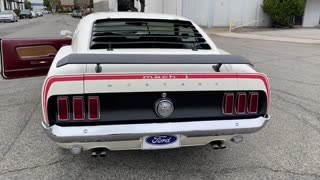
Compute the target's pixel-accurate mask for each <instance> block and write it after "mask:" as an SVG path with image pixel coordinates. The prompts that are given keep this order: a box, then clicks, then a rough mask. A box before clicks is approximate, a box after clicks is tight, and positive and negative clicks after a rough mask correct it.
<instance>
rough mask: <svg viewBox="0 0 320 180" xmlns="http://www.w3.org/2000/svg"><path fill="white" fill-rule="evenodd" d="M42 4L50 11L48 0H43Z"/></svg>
mask: <svg viewBox="0 0 320 180" xmlns="http://www.w3.org/2000/svg"><path fill="white" fill-rule="evenodd" d="M43 6H44V7H46V9H47V10H48V11H52V8H51V5H50V2H49V0H43Z"/></svg>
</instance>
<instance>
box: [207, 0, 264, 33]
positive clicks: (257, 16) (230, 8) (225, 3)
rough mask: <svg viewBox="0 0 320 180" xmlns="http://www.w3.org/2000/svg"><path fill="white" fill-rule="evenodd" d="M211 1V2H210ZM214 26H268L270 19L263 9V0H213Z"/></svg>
mask: <svg viewBox="0 0 320 180" xmlns="http://www.w3.org/2000/svg"><path fill="white" fill-rule="evenodd" d="M209 1H210V0H209ZM213 1H214V3H213V6H214V7H213V11H214V12H213V18H212V19H213V22H212V23H211V24H212V25H213V26H216V27H219V26H229V25H230V22H233V23H234V25H246V26H268V25H269V24H270V18H269V16H268V15H267V14H265V13H264V12H263V10H262V8H261V4H262V2H263V0H241V1H239V0H213Z"/></svg>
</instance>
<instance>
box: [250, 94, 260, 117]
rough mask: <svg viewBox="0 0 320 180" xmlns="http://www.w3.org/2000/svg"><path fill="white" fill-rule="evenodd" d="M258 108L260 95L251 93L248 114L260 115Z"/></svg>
mask: <svg viewBox="0 0 320 180" xmlns="http://www.w3.org/2000/svg"><path fill="white" fill-rule="evenodd" d="M258 106H259V94H258V93H250V94H249V105H248V113H250V114H255V113H258Z"/></svg>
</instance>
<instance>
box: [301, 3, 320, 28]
mask: <svg viewBox="0 0 320 180" xmlns="http://www.w3.org/2000/svg"><path fill="white" fill-rule="evenodd" d="M319 24H320V1H319V0H307V3H306V7H305V12H304V16H303V25H302V26H303V27H315V26H319Z"/></svg>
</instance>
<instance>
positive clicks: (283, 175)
mask: <svg viewBox="0 0 320 180" xmlns="http://www.w3.org/2000/svg"><path fill="white" fill-rule="evenodd" d="M78 21H79V20H78V19H72V18H71V17H68V16H52V15H49V16H45V17H42V18H37V19H33V20H30V21H29V20H23V21H20V22H19V23H20V24H18V23H17V24H0V37H1V38H4V37H53V36H58V34H59V31H60V30H63V29H69V30H74V29H75V26H76V24H77V22H78ZM212 39H213V40H214V42H215V43H216V44H217V45H218V46H219V47H220V48H222V49H224V50H226V51H229V52H230V53H232V54H238V55H242V56H245V57H247V58H249V59H250V60H252V62H253V63H254V64H255V67H256V68H257V69H258V70H259V71H261V72H263V73H266V74H267V75H268V76H269V78H270V81H271V88H272V107H271V112H270V114H271V116H272V119H271V122H270V123H269V124H268V125H267V127H266V128H265V129H263V130H262V131H260V132H258V133H256V134H252V135H248V136H245V141H244V142H243V143H241V144H238V145H236V144H233V143H228V144H227V145H228V147H227V149H225V150H219V151H214V150H212V149H211V147H210V146H203V147H192V148H182V149H175V150H161V151H121V152H109V153H108V154H107V157H105V158H91V157H90V155H89V153H83V154H81V155H78V156H72V155H71V154H70V153H69V152H68V151H66V150H62V149H60V148H58V147H57V146H56V145H55V144H54V143H53V142H52V141H50V140H49V138H48V137H46V135H45V133H44V131H43V130H42V127H41V121H42V114H41V105H40V93H41V86H42V83H43V80H44V77H37V78H26V79H18V80H0V137H1V138H0V179H1V180H2V179H75V180H76V179H239V180H240V179H241V180H243V179H250V180H251V179H288V180H289V179H290V180H291V179H303V180H309V179H310V180H311V179H320V141H319V140H320V113H319V109H320V93H319V88H320V71H319V69H320V61H319V60H320V51H319V49H320V46H319V45H306V44H295V43H284V42H273V41H260V40H248V39H235V38H223V37H218V36H212Z"/></svg>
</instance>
